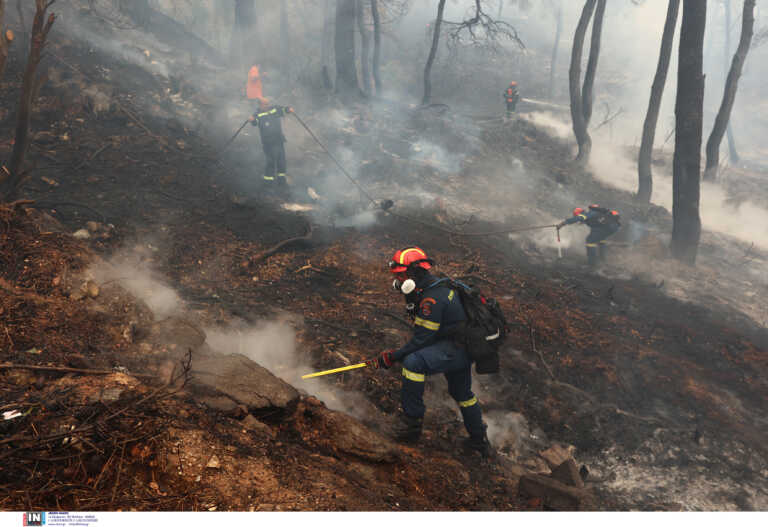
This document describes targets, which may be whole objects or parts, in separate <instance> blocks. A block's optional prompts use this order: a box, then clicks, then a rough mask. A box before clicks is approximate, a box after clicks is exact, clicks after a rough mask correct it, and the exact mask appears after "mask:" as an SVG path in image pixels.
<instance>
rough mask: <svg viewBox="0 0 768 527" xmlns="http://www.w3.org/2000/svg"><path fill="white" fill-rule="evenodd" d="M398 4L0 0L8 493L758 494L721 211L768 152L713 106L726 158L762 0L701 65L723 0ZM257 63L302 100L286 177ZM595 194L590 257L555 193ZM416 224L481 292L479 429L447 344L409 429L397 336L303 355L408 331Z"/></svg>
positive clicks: (749, 402)
mask: <svg viewBox="0 0 768 527" xmlns="http://www.w3.org/2000/svg"><path fill="white" fill-rule="evenodd" d="M273 4H274V5H273ZM416 4H417V3H416V2H412V1H407V0H307V1H304V0H286V1H284V2H279V3H277V2H266V1H264V0H237V1H236V2H211V1H205V0H198V1H194V2H177V1H175V0H162V1H161V0H157V1H150V0H142V1H135V2H133V1H130V2H127V1H123V0H74V1H70V2H63V1H56V2H54V1H52V0H35V2H16V3H14V2H5V1H3V0H0V101H1V102H2V106H1V107H0V509H2V510H185V511H187V510H190V511H213V510H240V511H265V510H337V511H338V510H364V511H373V510H386V511H394V510H442V511H455V510H503V511H517V510H628V509H642V510H715V509H728V510H749V509H761V508H763V509H764V508H766V507H768V503H766V501H765V493H766V491H767V490H768V487H766V477H765V476H766V474H767V473H768V472H766V471H768V465H767V462H768V450H767V449H766V447H765V440H764V438H765V437H766V434H768V425H766V421H765V419H764V416H763V414H764V407H765V401H766V400H768V384H766V382H765V376H766V374H767V373H768V333H766V329H765V324H766V321H767V320H768V310H767V309H766V307H765V305H764V303H763V302H760V301H759V299H760V298H762V297H763V296H764V293H765V292H766V291H767V290H768V280H766V278H765V272H764V266H765V263H766V261H768V252H766V251H767V250H768V242H766V235H765V232H764V229H763V230H761V229H758V228H753V227H745V226H744V222H743V221H739V220H740V219H742V218H743V216H742V211H741V209H740V205H742V204H744V203H746V202H749V203H748V205H746V209H745V210H747V211H749V213H750V214H751V215H753V217H755V218H757V219H758V220H759V219H761V218H762V219H765V218H768V213H766V212H765V209H768V195H766V194H765V193H764V192H763V190H762V187H763V186H764V185H763V184H762V182H763V180H764V177H765V173H766V171H768V169H766V168H765V165H764V164H763V163H762V162H761V158H760V156H761V155H764V154H763V150H761V149H760V147H759V146H755V144H754V143H750V142H749V140H748V139H749V135H750V134H748V133H747V132H746V129H745V130H744V132H743V133H740V132H741V130H742V129H740V128H739V127H738V126H736V127H735V128H736V133H737V135H736V137H740V138H741V137H743V138H744V139H743V140H742V139H740V142H741V141H743V143H742V144H741V145H740V153H741V157H740V158H741V161H739V162H737V161H736V160H735V159H734V158H733V156H729V157H728V161H727V162H723V161H721V160H720V158H719V149H720V143H721V142H722V139H723V136H724V134H725V133H726V130H727V125H728V122H729V119H730V116H731V115H732V114H734V115H743V113H742V114H740V113H738V112H739V110H740V104H743V103H741V102H740V101H741V100H740V99H739V98H738V97H737V92H738V91H739V90H744V91H745V92H746V94H749V95H750V97H754V96H755V94H756V93H757V94H760V93H762V92H761V91H759V89H758V88H755V84H757V83H756V82H755V79H754V77H755V76H756V75H757V74H756V73H755V72H754V70H750V68H751V67H752V68H756V62H755V63H753V62H751V61H757V60H759V59H761V58H764V55H763V54H762V53H763V52H764V51H765V50H764V47H761V44H762V43H763V42H764V41H765V40H766V39H765V33H766V31H765V29H764V27H765V23H766V20H765V18H764V17H763V18H761V17H760V16H759V15H756V14H755V13H754V4H755V2H754V1H753V0H752V1H750V0H745V1H744V2H743V3H739V6H740V7H742V21H743V26H742V32H741V38H740V40H739V45H738V48H737V49H736V50H735V54H733V55H731V53H733V52H732V51H731V50H729V49H728V47H727V44H726V54H727V55H728V59H727V61H726V62H727V63H728V65H729V66H728V70H727V72H724V73H723V76H722V79H720V78H718V80H717V82H718V83H719V84H715V82H710V79H709V77H708V78H707V83H706V86H705V83H704V77H705V75H709V73H707V71H708V70H707V67H708V49H707V44H706V39H705V35H706V33H705V28H706V27H707V24H708V23H710V22H711V18H710V19H708V16H710V17H717V16H719V14H720V12H721V11H720V10H721V9H728V10H730V9H731V8H732V6H731V5H730V2H724V3H723V2H716V1H714V0H710V2H704V1H703V0H682V1H681V2H677V1H674V0H670V1H669V3H663V4H664V5H663V6H661V5H660V4H661V3H658V2H657V3H656V4H659V5H657V6H656V7H655V8H651V7H649V6H648V5H647V4H649V3H646V2H625V3H623V4H621V5H619V3H617V2H607V1H605V0H585V1H584V2H558V1H550V2H541V3H539V2H527V1H523V0H518V1H511V0H507V1H506V2H502V1H500V0H499V1H491V0H471V1H466V2H458V3H456V4H455V5H451V4H452V3H451V2H446V1H445V0H435V1H433V2H428V3H427V4H428V5H425V6H422V5H416ZM653 9H656V11H653ZM641 10H644V11H643V13H642V14H645V15H647V14H648V13H651V12H652V13H653V14H654V16H653V17H650V18H653V19H654V20H655V22H654V23H658V27H656V28H655V29H656V31H657V32H658V35H655V36H653V38H651V37H648V40H645V41H644V43H645V44H647V49H648V50H656V49H659V48H660V49H661V51H660V54H659V55H655V54H651V55H653V57H652V62H653V63H652V64H651V63H646V62H644V63H643V64H644V65H645V66H650V67H647V68H645V69H647V71H648V72H649V73H648V75H647V78H643V79H642V82H639V81H638V80H637V79H636V78H634V77H632V76H631V75H630V74H629V73H628V70H632V71H634V69H632V68H631V67H630V66H628V65H627V60H629V59H626V56H625V55H623V54H621V53H619V52H618V51H617V50H616V49H615V48H617V47H619V46H620V44H617V42H616V40H615V39H616V38H617V34H618V33H620V32H621V30H622V28H623V26H621V23H622V20H633V18H632V17H633V16H635V15H638V19H640V17H639V15H640V14H641V13H640V11H641ZM708 10H709V11H708ZM657 11H658V12H657ZM708 13H709V14H708ZM729 13H730V11H729ZM678 14H681V18H682V25H681V26H680V27H681V29H680V41H679V44H678V45H679V47H678V48H677V56H678V60H677V70H678V71H676V72H675V71H674V68H669V65H670V61H671V56H672V55H671V53H672V50H673V44H672V43H673V41H672V39H673V35H674V31H675V23H676V21H677V19H678ZM719 29H723V28H719ZM724 29H725V30H726V32H727V31H730V30H732V28H730V27H726V28H724ZM561 32H562V34H563V35H566V34H568V33H571V34H572V35H573V38H569V39H564V38H561ZM588 35H589V38H588ZM753 35H754V37H753ZM706 38H709V37H706ZM718 38H722V37H718ZM561 40H563V42H562V43H561ZM565 40H567V46H568V49H567V50H566V49H565ZM715 42H716V43H717V44H718V45H719V43H720V42H719V41H715ZM587 46H588V50H587V49H585V48H586V47H587ZM715 48H716V46H715V45H711V47H710V51H709V53H710V55H711V54H712V53H714V52H712V51H711V50H712V49H715ZM718 49H719V48H718ZM568 51H570V57H571V60H570V64H567V65H566V64H564V61H562V60H559V61H558V56H562V53H565V52H568ZM620 51H623V50H620ZM748 52H749V53H748ZM716 58H717V60H718V63H717V64H718V67H720V68H721V66H722V64H721V63H722V62H723V57H721V56H719V55H718V56H716ZM657 59H658V64H656V60H657ZM710 62H711V60H710ZM255 65H257V66H259V71H260V75H261V77H260V79H259V82H260V83H263V96H264V97H266V98H267V99H269V101H270V102H271V103H273V104H277V105H280V106H284V107H286V108H288V107H290V108H292V109H293V110H294V111H295V113H294V114H293V115H291V114H290V113H288V114H286V115H285V117H284V119H283V120H282V121H281V122H282V126H283V131H284V134H285V136H286V138H287V143H286V144H285V147H286V154H287V163H288V168H287V182H286V186H285V187H284V188H280V189H278V188H275V186H274V185H272V186H271V185H270V184H269V182H268V181H265V180H263V179H262V169H263V166H264V163H265V156H264V154H262V152H261V150H262V149H261V145H260V143H259V141H260V139H259V138H260V135H259V128H258V127H252V126H250V124H251V123H250V122H249V120H248V119H249V117H250V116H251V115H252V114H253V113H254V112H255V111H257V109H258V104H257V102H256V99H247V98H246V97H247V93H248V92H247V88H246V81H247V79H248V72H249V70H250V68H252V66H255ZM598 65H599V67H598ZM654 67H655V72H656V73H655V76H654V75H653V71H654ZM721 69H722V68H721ZM641 70H642V68H638V71H641ZM668 70H669V71H668ZM582 71H583V72H584V74H583V75H582ZM642 71H645V70H642ZM668 73H669V76H670V77H673V76H674V75H677V76H676V77H675V79H676V84H677V90H676V100H674V101H673V99H672V97H671V96H668V97H667V100H668V103H667V106H664V104H663V102H662V94H663V93H664V91H665V90H664V87H665V83H666V78H667V76H668ZM633 74H634V73H633ZM512 80H514V81H517V82H518V86H519V90H520V95H521V97H522V98H521V100H520V102H519V104H518V107H517V110H515V113H514V114H513V115H511V116H508V115H507V114H506V113H505V106H504V98H503V96H502V92H503V91H504V90H505V89H506V88H507V86H508V85H509V82H510V81H512ZM642 83H645V84H643V85H642V86H643V87H642V89H639V90H635V88H637V86H638V84H642ZM646 85H647V86H646ZM713 85H716V86H720V87H719V88H715V90H714V91H715V92H716V95H714V96H713V95H712V92H711V91H710V87H711V86H713ZM629 88H633V89H629ZM259 90H261V88H259ZM649 90H650V91H649ZM720 90H722V91H720ZM635 91H637V92H641V93H640V95H638V98H636V99H631V100H628V99H626V98H625V97H627V95H626V94H627V93H629V92H632V93H634V92H635ZM666 92H667V93H668V94H669V93H670V92H671V90H669V89H667V90H666ZM649 94H650V101H649V99H648V95H649ZM708 97H711V100H710V98H708ZM745 100H746V99H745ZM749 100H750V101H751V102H754V101H758V102H759V100H758V99H754V100H753V99H751V98H750V99H749ZM713 101H714V102H713ZM673 102H674V104H672V103H673ZM672 106H674V108H672ZM754 107H755V108H758V107H759V104H754ZM636 108H642V110H641V113H638V111H635V109H636ZM646 109H647V112H646ZM603 113H604V116H602V117H601V114H603ZM754 113H755V121H759V122H757V123H749V125H750V126H754V127H758V125H759V123H761V122H762V121H760V119H762V116H761V115H760V111H758V110H755V112H754ZM593 114H594V115H593ZM673 114H674V115H673ZM670 122H673V123H674V124H673V125H672V129H671V130H668V129H665V130H664V137H665V139H666V140H667V141H668V142H665V143H664V144H662V145H660V144H659V143H661V140H655V135H656V130H657V128H658V129H659V137H660V138H661V137H662V130H661V127H663V126H669V124H668V123H670ZM737 122H739V121H737ZM710 126H711V127H712V128H713V129H712V132H711V135H710V136H709V137H710V138H709V141H708V142H707V143H706V145H707V146H706V154H707V159H706V174H707V176H708V177H710V176H711V179H713V180H714V182H713V183H711V186H709V184H708V186H702V185H701V179H702V176H703V174H702V170H701V154H702V152H701V150H702V145H703V137H702V136H703V134H704V132H705V130H707V129H708V128H709V127H710ZM744 126H746V124H745V125H744ZM754 129H757V128H749V130H754ZM569 130H572V133H571V131H569ZM627 130H631V133H630V134H624V133H622V132H625V131H627ZM632 134H635V135H637V141H636V143H637V144H633V140H632V139H631V138H629V139H628V138H627V137H628V136H631V137H634V135H632ZM640 134H642V141H640V137H641V136H640ZM672 136H674V140H671V139H670V138H671V137H672ZM671 145H673V146H671ZM652 168H653V176H652V174H651V172H652V170H651V169H652ZM625 176H627V177H626V178H625ZM715 176H717V177H716V178H715ZM622 178H624V179H622ZM653 178H655V179H653ZM638 181H639V192H637V195H635V193H634V189H635V188H637V182H638ZM707 193H708V194H707ZM662 194H663V195H662ZM702 202H704V203H707V206H708V208H701V209H700V203H702ZM715 202H716V203H715ZM590 203H598V204H601V205H603V206H606V207H610V208H611V209H618V210H619V211H621V222H622V227H621V230H620V231H619V232H618V233H617V234H616V235H615V236H614V237H613V238H612V241H613V242H614V243H613V244H612V245H611V252H609V253H608V255H607V257H606V258H605V260H604V261H603V262H602V263H601V264H600V266H599V267H597V268H590V267H587V266H586V265H585V264H586V259H585V255H584V240H583V238H584V236H585V235H586V232H585V231H584V232H582V231H578V230H577V227H570V228H568V229H564V230H562V231H560V230H556V229H555V228H554V227H555V225H557V224H558V222H560V221H561V220H562V219H563V218H565V217H569V216H570V214H571V211H572V210H573V208H574V207H575V206H581V207H584V206H587V205H588V204H590ZM409 245H418V246H420V247H423V248H425V249H426V250H427V251H428V253H429V255H430V257H432V258H434V259H435V260H436V262H437V264H438V270H439V271H440V272H442V273H445V274H447V275H450V276H452V277H454V278H458V279H461V280H463V281H465V282H467V283H470V284H472V285H474V286H476V287H479V288H480V289H481V290H482V291H483V292H484V293H486V294H487V295H489V296H491V297H493V298H495V299H497V300H498V301H499V303H500V304H501V306H502V308H503V310H504V313H505V314H506V317H507V322H508V331H509V337H508V339H507V340H506V342H505V344H504V346H503V348H502V349H501V352H500V353H501V371H500V372H499V373H496V374H492V375H474V376H473V382H474V385H473V389H474V390H475V392H476V393H477V395H478V398H479V399H480V401H481V403H482V407H483V412H484V416H485V419H486V421H487V423H488V424H489V436H490V439H491V443H492V445H493V447H494V453H493V454H492V455H491V456H490V457H488V458H484V457H481V456H480V455H478V454H475V453H468V452H465V451H463V450H462V449H461V446H460V443H461V441H460V440H461V438H462V437H463V436H464V435H465V431H464V428H463V425H462V421H461V418H460V416H459V414H458V411H457V409H456V408H454V407H453V406H452V404H451V402H450V399H449V397H448V395H447V391H446V383H445V381H444V380H443V379H442V378H438V377H439V376H435V377H434V378H430V379H429V381H428V383H427V406H428V408H429V409H428V412H427V415H426V418H425V425H424V434H423V437H422V439H421V440H420V442H419V443H417V444H416V445H400V444H397V443H394V442H393V441H391V440H390V439H389V438H390V437H391V435H390V430H389V428H390V424H391V420H392V417H393V416H394V415H395V414H396V412H397V410H398V407H399V399H398V393H399V383H400V376H399V372H398V371H397V370H398V369H397V368H393V369H392V370H390V371H387V372H385V371H381V370H379V371H375V370H373V369H371V368H360V369H357V370H351V371H348V372H344V373H341V374H339V375H332V376H326V377H321V378H320V380H316V379H312V380H311V381H305V380H302V379H301V375H303V374H306V373H310V372H312V371H319V370H326V369H331V368H338V367H341V366H349V365H354V364H358V363H361V362H364V361H366V360H367V359H370V358H372V357H374V356H376V355H377V354H378V353H379V352H380V351H382V350H384V349H389V348H392V349H396V348H398V347H399V346H401V345H402V344H403V343H404V342H406V341H407V339H408V337H409V334H410V330H411V327H412V325H411V322H410V320H409V319H408V316H407V314H406V312H405V310H404V309H403V307H404V305H403V299H402V297H401V295H397V294H393V293H392V292H391V287H390V285H389V284H390V282H391V277H390V275H389V274H388V271H387V268H386V262H387V261H388V260H389V259H390V258H391V255H392V253H393V252H394V251H395V250H397V249H400V248H402V247H406V246H409Z"/></svg>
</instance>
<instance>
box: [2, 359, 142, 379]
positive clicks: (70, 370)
mask: <svg viewBox="0 0 768 527" xmlns="http://www.w3.org/2000/svg"><path fill="white" fill-rule="evenodd" d="M0 370H35V371H63V372H67V373H84V374H87V375H111V374H113V373H118V372H117V371H114V370H89V369H85V368H67V367H65V366H35V365H30V364H13V363H10V362H3V363H0ZM128 375H130V376H131V377H141V378H147V379H152V378H155V377H157V376H156V375H151V374H149V373H130V374H128Z"/></svg>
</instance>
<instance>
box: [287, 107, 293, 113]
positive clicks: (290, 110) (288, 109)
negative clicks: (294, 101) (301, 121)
mask: <svg viewBox="0 0 768 527" xmlns="http://www.w3.org/2000/svg"><path fill="white" fill-rule="evenodd" d="M285 111H286V112H288V113H293V108H291V107H290V106H289V107H288V108H286V109H285Z"/></svg>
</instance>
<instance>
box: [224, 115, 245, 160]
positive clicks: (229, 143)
mask: <svg viewBox="0 0 768 527" xmlns="http://www.w3.org/2000/svg"><path fill="white" fill-rule="evenodd" d="M250 120H251V119H250V118H248V119H246V120H245V122H244V123H243V125H242V126H241V127H240V128H238V129H237V132H235V135H233V136H232V137H231V138H230V139H229V141H227V143H226V144H225V145H224V146H223V147H221V150H220V151H219V155H221V154H223V153H224V151H225V150H226V149H227V148H229V145H231V144H232V141H234V140H235V138H236V137H237V136H238V135H240V132H242V131H243V128H245V125H246V124H248V122H249V121H250Z"/></svg>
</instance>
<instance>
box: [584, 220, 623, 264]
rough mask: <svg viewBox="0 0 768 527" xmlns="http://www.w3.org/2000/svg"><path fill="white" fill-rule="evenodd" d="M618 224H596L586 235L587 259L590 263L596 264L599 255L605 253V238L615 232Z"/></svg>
mask: <svg viewBox="0 0 768 527" xmlns="http://www.w3.org/2000/svg"><path fill="white" fill-rule="evenodd" d="M618 230H619V225H617V224H615V223H610V224H605V225H598V226H596V227H592V228H591V230H590V231H589V234H588V235H587V240H586V246H587V260H588V262H589V264H590V265H596V264H597V262H598V260H599V259H600V257H601V256H604V255H605V250H604V246H605V244H606V243H607V242H606V238H609V237H611V236H613V235H614V234H616V233H617V232H618Z"/></svg>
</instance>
